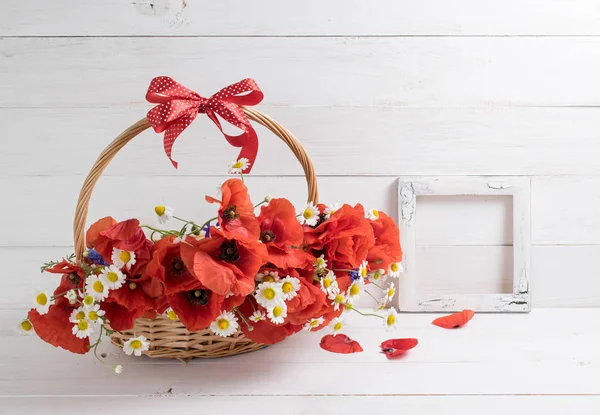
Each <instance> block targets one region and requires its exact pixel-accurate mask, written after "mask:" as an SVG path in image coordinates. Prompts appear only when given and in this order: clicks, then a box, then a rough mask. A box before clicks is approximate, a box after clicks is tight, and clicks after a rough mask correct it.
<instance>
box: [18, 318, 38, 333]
mask: <svg viewBox="0 0 600 415" xmlns="http://www.w3.org/2000/svg"><path fill="white" fill-rule="evenodd" d="M15 329H16V331H17V333H19V334H22V335H25V336H31V335H32V334H33V333H34V330H33V324H31V321H29V319H27V318H26V319H25V320H23V321H21V322H20V323H19V324H17V327H15Z"/></svg>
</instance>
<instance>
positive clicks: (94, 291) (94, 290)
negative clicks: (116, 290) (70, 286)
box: [84, 274, 108, 304]
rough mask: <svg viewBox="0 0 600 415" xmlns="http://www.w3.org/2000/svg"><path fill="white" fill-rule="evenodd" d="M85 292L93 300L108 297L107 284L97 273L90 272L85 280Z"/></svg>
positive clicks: (102, 299) (101, 299)
mask: <svg viewBox="0 0 600 415" xmlns="http://www.w3.org/2000/svg"><path fill="white" fill-rule="evenodd" d="M85 292H86V293H87V294H88V295H90V296H92V297H93V299H94V300H95V301H104V299H105V298H106V297H108V285H106V284H104V283H103V282H102V280H101V279H100V278H99V277H98V276H97V275H93V274H92V275H90V276H89V277H87V278H86V280H85ZM84 304H85V298H84Z"/></svg>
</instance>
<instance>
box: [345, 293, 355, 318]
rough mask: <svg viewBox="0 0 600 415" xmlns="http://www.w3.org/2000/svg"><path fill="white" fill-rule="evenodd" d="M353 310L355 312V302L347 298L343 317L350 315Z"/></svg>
mask: <svg viewBox="0 0 600 415" xmlns="http://www.w3.org/2000/svg"><path fill="white" fill-rule="evenodd" d="M352 310H354V300H353V299H352V298H349V297H348V296H346V302H345V303H344V311H343V312H342V315H344V314H346V313H349V312H351V311H352Z"/></svg>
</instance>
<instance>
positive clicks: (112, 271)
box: [99, 265, 125, 290]
mask: <svg viewBox="0 0 600 415" xmlns="http://www.w3.org/2000/svg"><path fill="white" fill-rule="evenodd" d="M99 278H100V281H102V283H103V284H104V285H106V286H107V287H108V289H109V290H118V289H119V288H121V287H122V286H123V284H124V283H125V274H123V273H122V272H121V270H120V269H119V268H117V267H116V266H115V265H111V266H109V267H104V269H103V270H102V272H101V273H100V277H99Z"/></svg>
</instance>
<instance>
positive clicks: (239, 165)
mask: <svg viewBox="0 0 600 415" xmlns="http://www.w3.org/2000/svg"><path fill="white" fill-rule="evenodd" d="M242 167H244V162H243V161H236V162H235V163H233V168H234V169H241V168H242Z"/></svg>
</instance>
